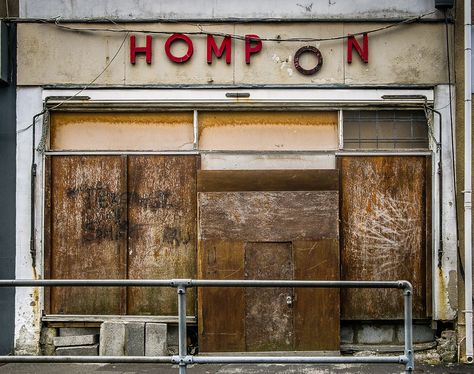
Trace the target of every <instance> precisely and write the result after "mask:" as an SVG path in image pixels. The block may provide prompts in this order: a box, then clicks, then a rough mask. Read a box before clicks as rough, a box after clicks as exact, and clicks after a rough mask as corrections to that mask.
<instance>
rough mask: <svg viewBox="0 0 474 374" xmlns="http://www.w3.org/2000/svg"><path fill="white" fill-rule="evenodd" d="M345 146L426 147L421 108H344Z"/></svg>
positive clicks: (424, 126) (349, 147)
mask: <svg viewBox="0 0 474 374" xmlns="http://www.w3.org/2000/svg"><path fill="white" fill-rule="evenodd" d="M343 118H344V126H343V128H344V148H345V149H413V148H417V149H427V148H428V145H429V144H428V124H427V121H426V116H425V112H424V111H421V110H373V111H368V110H353V111H352V110H348V111H344V116H343Z"/></svg>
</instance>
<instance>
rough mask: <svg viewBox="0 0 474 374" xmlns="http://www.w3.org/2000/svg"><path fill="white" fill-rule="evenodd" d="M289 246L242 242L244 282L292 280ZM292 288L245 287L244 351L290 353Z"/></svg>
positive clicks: (292, 339) (291, 344) (292, 336)
mask: <svg viewBox="0 0 474 374" xmlns="http://www.w3.org/2000/svg"><path fill="white" fill-rule="evenodd" d="M293 271H294V270H293V256H292V250H291V243H245V279H280V280H285V279H286V280H290V279H293ZM288 297H289V298H291V302H292V300H293V297H294V296H293V290H292V289H291V288H274V287H273V288H252V287H249V288H245V302H246V311H245V338H246V339H245V340H246V341H245V345H246V349H247V351H274V350H293V349H294V348H293V347H294V333H293V307H292V304H290V305H288V304H287V298H288Z"/></svg>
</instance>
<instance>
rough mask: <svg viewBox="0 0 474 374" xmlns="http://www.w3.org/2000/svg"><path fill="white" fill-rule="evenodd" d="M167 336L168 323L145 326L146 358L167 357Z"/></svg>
mask: <svg viewBox="0 0 474 374" xmlns="http://www.w3.org/2000/svg"><path fill="white" fill-rule="evenodd" d="M166 335H167V326H166V323H147V324H146V325H145V356H164V355H166V354H167V341H166V338H167V336H166Z"/></svg>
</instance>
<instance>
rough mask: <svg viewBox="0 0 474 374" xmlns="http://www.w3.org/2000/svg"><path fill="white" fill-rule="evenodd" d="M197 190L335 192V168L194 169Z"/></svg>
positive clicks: (336, 177) (336, 181)
mask: <svg viewBox="0 0 474 374" xmlns="http://www.w3.org/2000/svg"><path fill="white" fill-rule="evenodd" d="M197 190H198V192H237V191H338V190H339V170H336V169H334V170H323V169H321V170H198V175H197Z"/></svg>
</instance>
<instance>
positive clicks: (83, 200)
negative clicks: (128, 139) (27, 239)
mask: <svg viewBox="0 0 474 374" xmlns="http://www.w3.org/2000/svg"><path fill="white" fill-rule="evenodd" d="M125 163H126V158H125V157H120V156H68V157H61V156H55V157H53V158H52V159H51V187H50V188H51V208H50V215H51V228H50V237H51V248H50V259H51V269H50V272H49V273H50V276H51V278H53V279H54V278H59V279H68V278H69V279H88V278H92V279H101V278H105V279H115V278H118V279H120V278H125V276H126V274H125V251H126V245H127V216H126V209H127V206H126V176H125V175H124V171H125V170H126V168H125ZM122 292H123V291H122V290H121V289H120V288H117V287H108V288H106V287H104V288H86V287H80V288H79V287H78V288H61V287H55V288H53V289H52V290H51V308H50V309H51V312H52V313H54V314H120V313H123V312H124V305H123V302H121V294H122Z"/></svg>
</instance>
